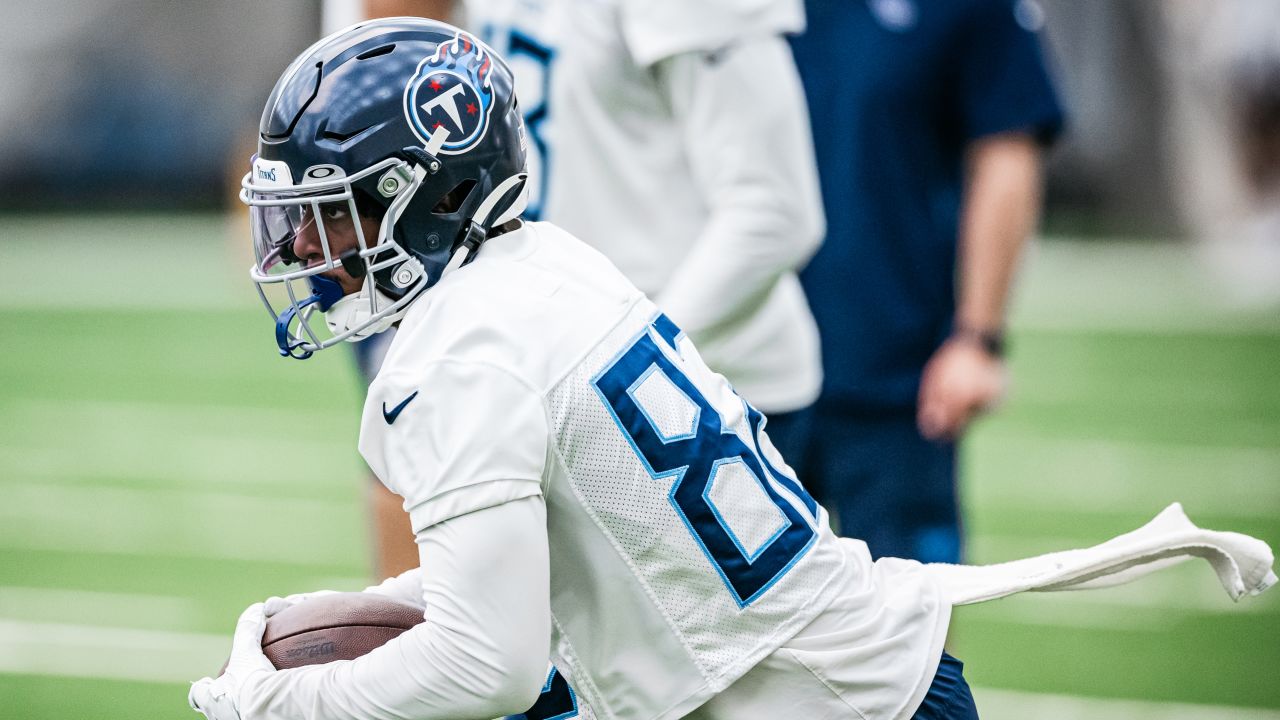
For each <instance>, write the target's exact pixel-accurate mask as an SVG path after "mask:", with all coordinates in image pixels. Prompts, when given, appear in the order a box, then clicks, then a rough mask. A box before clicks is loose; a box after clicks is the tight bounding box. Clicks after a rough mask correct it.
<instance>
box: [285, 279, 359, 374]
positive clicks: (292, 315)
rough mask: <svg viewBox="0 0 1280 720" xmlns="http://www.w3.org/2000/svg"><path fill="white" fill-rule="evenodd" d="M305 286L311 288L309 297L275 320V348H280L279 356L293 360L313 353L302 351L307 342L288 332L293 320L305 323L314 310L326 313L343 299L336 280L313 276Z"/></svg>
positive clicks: (340, 287)
mask: <svg viewBox="0 0 1280 720" xmlns="http://www.w3.org/2000/svg"><path fill="white" fill-rule="evenodd" d="M307 284H309V285H310V286H311V293H312V294H311V296H310V297H308V298H306V299H305V300H303V301H302V302H300V303H297V304H294V305H290V306H289V307H288V308H286V309H285V311H284V312H282V313H280V316H279V317H278V318H276V346H277V347H279V348H280V355H281V356H283V357H291V358H294V359H295V360H306V359H307V358H309V357H311V356H312V354H314V353H313V351H311V350H303V349H302V347H303V346H304V345H306V342H307V341H306V340H303V339H301V338H300V337H298V336H297V335H294V334H293V333H291V332H289V326H290V325H292V324H293V322H294V321H295V320H297V321H298V322H299V323H305V322H306V321H307V317H308V316H309V315H310V314H311V311H312V310H314V309H318V310H319V311H320V312H323V313H327V312H328V311H329V309H330V308H332V307H333V306H334V305H336V304H338V303H339V302H341V301H342V300H343V299H344V298H343V297H342V286H341V285H339V284H338V282H337V281H336V280H331V279H329V278H327V277H324V276H323V275H313V276H311V277H309V278H307Z"/></svg>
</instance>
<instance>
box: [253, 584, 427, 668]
mask: <svg viewBox="0 0 1280 720" xmlns="http://www.w3.org/2000/svg"><path fill="white" fill-rule="evenodd" d="M422 613H423V608H422V607H420V606H418V605H412V604H408V603H404V602H400V601H398V600H392V599H390V598H387V597H383V596H381V595H375V594H373V593H362V592H348V593H334V594H332V595H321V596H318V597H314V598H310V599H308V600H305V601H303V602H300V603H298V604H297V605H294V606H292V607H289V608H286V609H285V610H282V611H280V612H279V613H277V614H276V615H275V616H273V617H271V618H269V619H268V620H267V629H266V632H265V633H264V634H263V636H262V651H263V653H265V654H266V656H267V659H268V660H270V661H271V664H272V665H275V666H276V669H277V670H284V669H286V668H293V667H301V666H303V665H319V664H321V663H327V662H332V661H334V660H351V659H354V658H358V657H360V656H361V655H364V654H365V653H368V652H369V651H371V650H373V649H374V648H377V647H380V646H381V645H383V644H384V643H386V642H387V641H388V640H390V639H391V638H394V637H396V636H397V635H399V634H400V633H402V632H404V631H405V630H408V629H409V628H411V627H413V626H414V625H417V624H418V623H420V622H422V619H423V616H422Z"/></svg>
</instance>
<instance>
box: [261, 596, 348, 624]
mask: <svg viewBox="0 0 1280 720" xmlns="http://www.w3.org/2000/svg"><path fill="white" fill-rule="evenodd" d="M336 594H338V591H337V590H316V591H314V592H305V593H294V594H292V595H285V596H284V597H269V598H267V600H266V602H264V603H263V604H262V605H263V614H265V615H266V616H267V617H275V616H276V615H277V614H278V613H279V612H280V611H282V610H285V609H287V608H291V607H293V606H294V605H297V604H298V603H300V602H305V601H307V600H310V599H311V598H318V597H324V596H325V595H336Z"/></svg>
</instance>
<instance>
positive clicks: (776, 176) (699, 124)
mask: <svg viewBox="0 0 1280 720" xmlns="http://www.w3.org/2000/svg"><path fill="white" fill-rule="evenodd" d="M657 75H658V79H659V83H660V84H661V85H662V86H663V88H664V90H665V92H666V93H667V97H668V101H669V102H670V104H671V106H672V108H673V112H674V114H675V117H676V119H677V121H678V122H679V125H680V140H681V142H682V144H683V146H684V151H685V152H684V154H685V157H686V158H687V159H688V162H689V168H690V171H691V173H692V175H693V178H694V180H695V182H696V183H697V186H698V188H699V191H700V193H701V194H702V197H703V200H704V202H705V203H706V205H707V208H708V210H709V213H708V217H707V221H706V223H705V224H704V225H703V226H702V227H701V228H700V229H699V231H698V236H697V237H696V238H695V239H694V241H693V244H692V246H691V247H690V249H689V252H688V254H687V255H686V256H685V258H684V260H683V261H682V262H681V264H680V266H679V267H678V268H677V269H676V271H675V272H674V273H673V274H672V276H671V278H670V279H669V280H668V281H667V284H666V285H665V287H663V289H662V291H661V292H660V293H659V294H658V295H657V297H656V298H655V301H656V302H657V304H658V305H659V307H661V308H662V309H663V310H664V311H665V312H667V314H669V315H670V316H671V318H672V319H673V320H674V321H675V322H676V324H678V325H679V326H680V327H682V328H684V330H685V332H687V333H689V336H690V337H692V338H693V339H694V341H695V342H698V341H703V340H705V339H707V338H710V337H712V336H713V335H716V334H717V333H721V332H724V331H725V330H726V329H727V328H729V327H731V326H732V324H733V323H735V322H739V321H741V319H742V318H744V317H749V316H751V315H752V314H753V313H754V312H756V311H758V309H759V306H760V305H761V304H763V303H764V302H765V301H766V300H767V298H768V296H769V294H770V293H771V292H773V291H774V289H775V287H776V286H777V284H778V281H779V278H781V277H782V276H783V274H784V273H787V272H790V271H792V270H794V269H795V268H796V267H797V266H799V265H800V264H802V263H803V262H804V261H805V260H806V259H808V257H809V256H810V255H811V254H812V253H813V252H814V251H815V250H816V249H817V247H818V245H819V244H820V243H821V240H822V235H823V232H824V229H825V219H824V217H823V212H822V197H821V193H820V191H819V185H818V171H817V164H816V161H815V160H814V152H813V141H812V136H811V134H810V129H809V115H808V110H807V104H806V101H805V97H804V91H803V89H802V88H801V85H800V77H799V74H798V73H797V71H796V67H795V62H794V60H793V59H792V57H791V50H790V48H789V47H788V46H787V43H786V41H785V40H783V39H782V38H778V37H762V38H757V39H755V40H752V41H749V42H744V43H741V44H739V45H735V46H734V47H733V48H731V49H729V50H726V51H725V52H724V53H723V55H722V56H721V57H718V58H715V59H714V60H709V59H707V58H705V57H702V56H700V55H692V54H685V55H681V56H679V57H674V58H669V59H667V60H664V61H662V63H660V64H659V66H658V73H657Z"/></svg>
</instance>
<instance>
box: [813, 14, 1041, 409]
mask: <svg viewBox="0 0 1280 720" xmlns="http://www.w3.org/2000/svg"><path fill="white" fill-rule="evenodd" d="M805 6H806V10H807V12H808V30H807V31H806V32H805V34H804V35H802V36H799V37H797V38H794V39H793V42H792V46H793V50H794V52H795V58H796V64H797V66H798V67H799V69H800V74H801V77H802V79H803V81H804V85H805V93H806V95H807V96H808V100H809V113H810V117H811V118H812V122H813V134H814V145H815V149H816V151H817V158H818V170H819V175H820V176H821V181H822V195H823V202H824V204H825V206H826V212H827V239H826V242H825V244H824V245H823V247H822V248H821V249H820V250H819V251H818V253H817V255H815V256H814V258H813V260H812V261H810V263H809V265H808V267H807V268H806V269H805V270H804V272H803V274H802V275H801V279H802V281H803V282H804V286H805V290H806V292H807V293H808V296H809V301H810V305H811V306H812V308H813V313H814V316H815V317H816V318H817V321H818V327H819V329H820V330H821V334H822V345H823V347H822V350H823V364H824V371H825V375H826V381H825V385H824V390H823V396H824V399H826V400H828V401H836V402H839V403H841V404H845V405H850V406H853V407H855V408H863V409H866V410H871V411H879V410H885V409H904V410H905V409H909V408H912V407H914V405H915V401H916V393H917V389H918V387H919V383H920V373H921V370H922V368H923V366H924V364H925V362H926V361H927V360H928V359H929V357H930V356H931V355H932V354H933V352H934V350H935V349H936V348H937V347H938V346H939V345H940V344H941V343H942V341H943V340H945V339H946V337H947V335H948V334H950V331H951V322H952V316H953V315H954V312H955V282H954V276H955V272H956V241H957V237H958V226H959V213H960V205H961V192H962V187H963V181H964V158H965V148H966V146H967V145H968V143H969V142H970V141H972V140H974V139H977V138H981V137H983V136H986V135H992V134H996V133H1002V132H1006V131H1011V130H1025V131H1028V132H1031V133H1033V134H1034V135H1036V136H1037V137H1039V138H1040V139H1041V140H1042V141H1043V142H1046V143H1047V142H1049V141H1050V140H1052V138H1053V137H1054V136H1055V135H1056V134H1057V132H1058V130H1059V128H1060V126H1061V124H1062V111H1061V109H1060V107H1059V104H1058V100H1057V98H1056V96H1055V94H1054V91H1053V86H1052V85H1051V83H1050V81H1049V78H1048V75H1047V73H1046V71H1045V67H1044V61H1043V58H1042V56H1041V51H1040V46H1039V41H1038V38H1037V36H1036V33H1035V29H1036V27H1037V26H1038V25H1039V23H1040V17H1041V16H1040V10H1039V7H1038V6H1036V5H1034V4H1032V2H1031V0H806V3H805Z"/></svg>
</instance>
